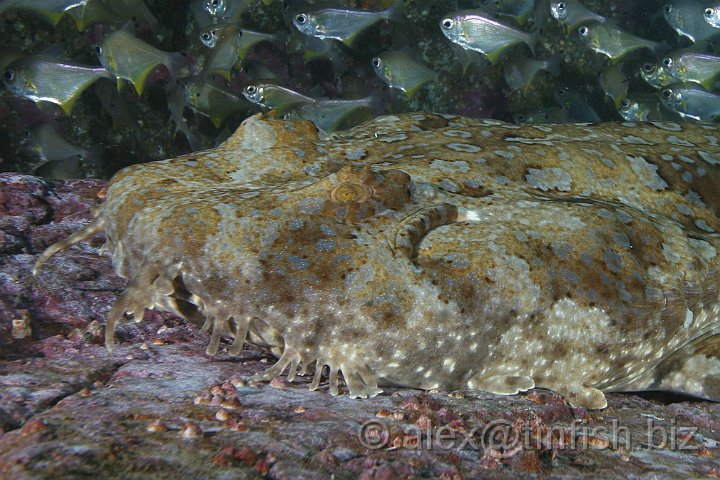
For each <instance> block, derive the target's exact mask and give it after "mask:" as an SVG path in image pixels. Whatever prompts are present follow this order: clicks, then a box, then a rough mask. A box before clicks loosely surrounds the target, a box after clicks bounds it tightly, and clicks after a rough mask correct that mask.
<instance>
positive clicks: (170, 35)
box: [0, 0, 720, 176]
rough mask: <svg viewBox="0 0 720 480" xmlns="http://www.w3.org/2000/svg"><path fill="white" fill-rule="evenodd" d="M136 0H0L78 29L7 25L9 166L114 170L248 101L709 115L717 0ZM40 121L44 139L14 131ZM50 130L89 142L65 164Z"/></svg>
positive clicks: (227, 118)
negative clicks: (27, 31) (19, 35)
mask: <svg viewBox="0 0 720 480" xmlns="http://www.w3.org/2000/svg"><path fill="white" fill-rule="evenodd" d="M148 3H149V5H150V7H149V6H148V5H146V2H144V1H143V0H30V1H20V0H2V1H0V18H6V19H9V20H20V21H19V22H6V26H5V27H4V28H10V27H8V26H7V25H8V24H12V25H22V24H23V22H22V21H25V22H27V23H31V22H35V26H36V29H37V31H43V34H44V35H45V36H46V37H47V36H49V37H51V38H52V34H53V32H54V31H56V30H57V31H61V30H62V29H63V28H64V29H65V30H66V31H67V30H77V31H79V32H80V33H81V34H82V37H81V38H80V39H78V40H74V41H73V42H67V41H63V42H54V43H51V44H50V45H44V44H42V41H38V42H28V41H27V39H21V40H24V41H15V36H14V35H6V37H7V38H9V40H10V41H9V42H7V46H6V47H5V48H3V49H2V50H0V71H2V83H3V85H4V93H3V94H2V96H1V97H0V126H6V128H5V130H6V131H7V132H8V136H10V137H11V141H10V142H9V145H12V146H16V147H17V148H16V149H13V148H10V147H6V148H5V150H3V149H2V148H0V157H2V158H3V159H4V162H3V163H4V164H5V167H6V168H5V169H15V170H19V171H25V172H28V173H34V172H41V170H38V169H40V168H41V167H42V166H43V165H44V164H45V163H46V162H47V161H48V160H47V159H53V160H52V161H53V162H55V164H54V165H55V167H54V168H50V169H46V171H48V172H54V173H49V174H51V175H55V176H65V175H66V174H69V172H73V173H78V172H80V173H81V174H82V175H84V176H110V175H111V174H112V173H114V172H115V171H116V170H118V169H119V168H122V167H124V166H126V165H128V164H130V163H135V162H143V161H148V160H155V159H159V158H164V157H167V156H172V155H177V154H181V153H186V152H187V151H194V150H199V149H202V148H208V147H212V146H215V145H217V144H219V143H220V142H222V141H223V140H224V139H225V138H227V137H228V136H229V135H230V133H231V132H232V131H234V129H235V128H236V127H237V125H239V123H240V122H241V121H242V120H243V119H245V118H247V117H248V116H249V115H251V114H253V113H255V112H257V111H259V110H262V111H268V110H276V111H277V112H278V114H279V115H283V116H287V117H290V118H304V119H308V120H311V121H313V122H315V123H316V124H317V125H318V126H319V127H321V128H323V129H325V130H329V131H333V130H338V129H344V128H348V127H351V126H353V125H356V124H358V123H360V122H363V121H367V120H369V119H371V118H374V117H376V116H378V115H381V114H387V113H402V112H408V111H437V112H446V113H454V114H462V115H465V116H471V117H480V118H497V119H501V120H505V121H514V122H520V123H565V122H577V121H580V122H595V121H601V120H605V121H607V120H622V119H625V120H629V121H630V120H632V121H647V120H684V121H701V122H715V121H717V119H718V116H719V115H720V95H718V93H717V91H716V88H715V87H716V83H717V79H718V77H719V76H720V55H717V54H716V53H715V51H714V46H713V45H714V44H716V43H717V41H718V39H720V5H719V4H715V3H713V0H669V1H666V2H665V1H649V0H648V1H641V2H619V1H610V0H606V1H602V0H596V1H590V0H588V1H584V2H580V1H579V0H567V1H550V0H536V1H533V0H484V1H480V2H475V3H474V4H472V5H469V4H467V3H465V2H458V1H446V2H430V1H427V0H420V1H416V2H410V1H405V0H394V1H393V0H365V1H361V2H358V1H351V0H347V1H343V0H336V1H334V2H331V3H327V2H322V3H321V2H314V1H309V2H306V1H299V0H289V1H282V2H281V1H277V0H192V1H191V2H190V3H189V5H185V4H183V6H182V7H179V9H180V10H181V11H180V12H178V13H177V14H176V16H175V18H177V17H180V18H181V19H182V20H183V22H182V23H183V24H182V25H180V28H177V26H173V25H168V22H167V20H166V16H167V15H168V14H169V12H167V9H166V8H159V7H160V5H159V2H148ZM468 7H471V8H468ZM158 18H159V19H160V20H158ZM179 30H180V31H181V33H179V34H178V33H177V32H178V31H179ZM18 31H19V32H21V31H22V29H21V27H18ZM36 36H40V35H39V34H36ZM66 37H67V34H65V35H60V38H66ZM43 38H45V37H43ZM44 41H46V40H44ZM28 43H30V44H31V46H32V48H27V44H28ZM38 43H39V44H38ZM110 86H113V87H114V88H111V87H110ZM11 97H12V98H11ZM18 102H25V103H24V104H23V105H22V107H17V106H16V105H17V103H18ZM78 104H80V105H82V107H81V110H82V113H81V114H78V113H76V112H77V109H78V107H77V106H78ZM3 107H5V108H3ZM99 109H101V113H99V114H98V110H99ZM3 111H5V112H7V114H6V116H5V117H3V116H2V113H3ZM17 111H22V115H21V117H22V120H21V121H20V122H15V121H14V120H12V119H13V118H14V117H16V115H13V113H14V112H17ZM88 116H91V118H92V120H84V119H85V118H86V117H88ZM3 120H4V121H5V125H4V124H3ZM83 121H84V122H83ZM103 122H104V123H105V124H106V125H107V126H106V127H105V128H100V124H101V123H103ZM151 123H152V125H154V126H150V125H149V124H151ZM44 124H47V125H48V127H49V128H46V129H45V130H44V131H45V132H47V135H53V136H56V137H58V139H57V140H53V141H52V142H44V143H43V145H45V146H44V147H42V148H41V147H37V146H36V147H34V148H27V141H28V134H27V133H28V132H29V131H31V130H33V129H35V130H37V129H39V128H40V127H41V126H42V125H44ZM163 139H164V140H166V141H165V142H163ZM62 142H65V143H68V142H69V143H71V144H76V145H77V148H93V149H94V151H98V149H99V151H100V153H101V155H100V157H98V155H96V154H93V155H92V156H90V158H88V157H83V156H78V155H71V156H69V157H67V162H66V163H67V165H65V166H63V160H64V158H58V157H59V156H61V155H62V154H63V153H62V152H63V149H61V148H60V149H59V150H57V149H58V148H59V147H57V145H60V144H62ZM43 148H44V150H43ZM151 150H152V151H151ZM128 151H129V152H131V153H133V155H132V157H133V158H131V159H128V158H127V157H128V156H127V154H126V152H128ZM102 157H105V161H102ZM118 157H121V158H118ZM64 172H65V173H64Z"/></svg>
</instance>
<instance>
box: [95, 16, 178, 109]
mask: <svg viewBox="0 0 720 480" xmlns="http://www.w3.org/2000/svg"><path fill="white" fill-rule="evenodd" d="M95 53H97V55H98V58H99V59H100V63H101V64H102V66H103V67H105V68H106V69H107V70H108V71H109V72H110V73H112V74H113V75H114V76H115V78H116V79H117V84H118V89H120V87H121V86H122V80H128V81H130V83H132V84H133V86H134V87H135V90H136V91H137V93H138V95H142V93H143V90H144V89H145V83H146V80H147V77H148V75H149V74H150V73H151V72H152V71H153V70H154V69H155V68H156V67H157V66H158V65H164V66H165V68H167V69H168V72H169V73H170V77H171V78H177V77H178V76H179V74H180V70H181V69H182V67H183V65H185V63H186V60H185V57H184V56H183V55H182V54H180V53H176V52H164V51H162V50H159V49H157V48H155V47H153V46H152V45H150V44H148V43H147V42H144V41H143V40H140V39H139V38H137V37H135V36H134V35H132V34H131V33H130V32H129V31H127V30H125V29H123V30H117V31H115V32H113V33H111V34H110V35H108V36H107V37H105V39H104V40H103V41H102V43H101V44H100V45H96V46H95Z"/></svg>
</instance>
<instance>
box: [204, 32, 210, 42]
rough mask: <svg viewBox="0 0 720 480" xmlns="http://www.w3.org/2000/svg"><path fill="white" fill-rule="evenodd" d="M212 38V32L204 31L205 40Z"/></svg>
mask: <svg viewBox="0 0 720 480" xmlns="http://www.w3.org/2000/svg"><path fill="white" fill-rule="evenodd" d="M211 38H212V33H210V32H203V34H202V39H203V40H210V39H211Z"/></svg>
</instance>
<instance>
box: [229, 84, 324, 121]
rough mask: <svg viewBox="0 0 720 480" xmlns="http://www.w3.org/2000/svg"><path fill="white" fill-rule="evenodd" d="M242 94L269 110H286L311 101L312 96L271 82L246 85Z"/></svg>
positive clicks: (312, 99) (281, 111)
mask: <svg viewBox="0 0 720 480" xmlns="http://www.w3.org/2000/svg"><path fill="white" fill-rule="evenodd" d="M243 95H245V98H247V99H248V100H249V101H250V102H252V103H254V104H256V105H259V106H261V107H263V108H267V109H270V110H278V112H280V113H283V112H286V111H288V110H290V109H292V108H294V107H296V106H298V105H299V104H304V103H313V102H315V99H314V98H311V97H308V96H306V95H303V94H302V93H298V92H296V91H294V90H290V89H289V88H285V87H281V86H280V85H275V84H272V83H262V82H260V83H253V84H250V85H246V86H245V88H244V89H243Z"/></svg>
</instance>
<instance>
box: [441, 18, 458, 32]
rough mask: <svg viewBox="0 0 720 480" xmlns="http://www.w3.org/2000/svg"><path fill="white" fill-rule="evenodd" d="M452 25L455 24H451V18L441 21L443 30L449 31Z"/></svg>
mask: <svg viewBox="0 0 720 480" xmlns="http://www.w3.org/2000/svg"><path fill="white" fill-rule="evenodd" d="M454 24H455V22H453V20H452V19H451V18H446V19H445V20H443V21H442V27H443V28H444V29H445V30H450V29H451V28H452V26H453V25H454Z"/></svg>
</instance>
